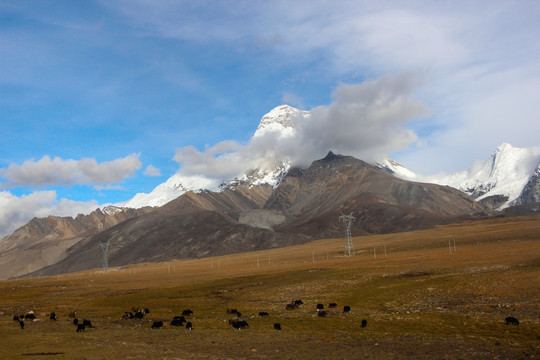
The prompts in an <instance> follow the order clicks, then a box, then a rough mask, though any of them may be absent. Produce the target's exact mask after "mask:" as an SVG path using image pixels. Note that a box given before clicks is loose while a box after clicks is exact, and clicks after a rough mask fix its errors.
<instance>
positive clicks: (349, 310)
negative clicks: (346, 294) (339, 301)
mask: <svg viewBox="0 0 540 360" xmlns="http://www.w3.org/2000/svg"><path fill="white" fill-rule="evenodd" d="M350 312H351V307H350V306H348V305H345V306H344V307H343V313H344V314H347V313H350Z"/></svg>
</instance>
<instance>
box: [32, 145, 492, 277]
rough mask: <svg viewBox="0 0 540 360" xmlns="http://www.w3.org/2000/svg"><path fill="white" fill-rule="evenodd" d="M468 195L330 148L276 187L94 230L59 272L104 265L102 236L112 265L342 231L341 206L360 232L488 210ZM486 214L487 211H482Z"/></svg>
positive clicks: (188, 200)
mask: <svg viewBox="0 0 540 360" xmlns="http://www.w3.org/2000/svg"><path fill="white" fill-rule="evenodd" d="M484 211H485V209H484V208H483V207H482V206H481V205H479V204H478V203H476V202H475V201H474V200H473V199H472V198H470V197H468V196H467V195H466V194H464V193H462V192H460V191H458V190H456V189H453V188H450V187H443V186H439V185H434V184H423V183H414V182H408V181H405V180H400V179H398V178H396V177H394V176H392V175H389V174H387V173H385V172H382V171H381V170H378V169H377V168H374V167H372V166H370V165H368V164H367V163H365V162H363V161H361V160H357V159H355V158H353V157H350V156H340V155H334V154H332V153H329V154H328V156H327V157H325V158H324V159H321V160H318V161H315V162H313V163H312V165H311V166H310V167H309V168H308V169H306V170H304V171H302V170H298V169H295V170H292V171H290V172H289V174H288V175H287V176H286V177H285V178H284V179H283V181H282V182H281V183H280V184H279V186H278V187H277V188H276V189H272V188H271V187H269V186H254V187H247V186H240V187H237V188H235V189H225V190H224V191H222V192H210V191H203V192H200V193H193V192H188V193H185V194H184V195H182V196H180V197H179V198H177V199H176V200H173V201H171V202H170V203H168V204H166V205H164V206H163V207H161V208H158V209H156V210H154V211H152V212H151V213H148V214H144V215H141V216H138V217H135V218H132V219H128V220H126V221H124V222H122V223H119V224H117V225H115V226H113V227H111V228H109V229H107V230H105V231H102V232H100V233H98V234H96V235H92V236H87V237H85V238H84V239H82V240H81V241H79V242H77V243H76V244H74V245H73V246H72V247H71V248H69V249H68V250H67V256H66V257H65V258H64V259H63V260H62V261H60V262H59V263H57V264H54V265H51V266H49V267H46V268H44V269H42V270H40V271H38V272H36V275H41V274H57V273H59V272H66V271H75V270H81V269H87V268H95V267H100V266H101V264H102V257H101V250H100V249H99V248H98V244H99V243H100V242H102V243H106V242H107V241H109V242H110V247H109V265H110V266H121V265H125V264H130V263H139V262H146V261H165V260H170V259H178V258H199V257H204V256H213V255H222V254H230V253H236V252H243V251H252V250H260V249H267V248H273V247H282V246H287V245H292V244H297V243H302V242H306V241H310V240H312V239H317V238H324V237H339V236H343V233H344V231H343V224H341V223H340V222H339V220H338V218H339V215H340V213H341V212H343V213H347V214H348V213H351V212H352V213H353V216H354V217H355V218H356V222H355V223H354V226H353V228H352V233H353V235H361V234H367V233H388V232H398V231H405V230H413V229H422V228H426V227H430V226H434V225H436V224H440V223H448V222H451V221H456V220H459V219H464V218H467V217H471V216H473V215H474V214H478V213H483V212H484ZM483 214H484V213H483Z"/></svg>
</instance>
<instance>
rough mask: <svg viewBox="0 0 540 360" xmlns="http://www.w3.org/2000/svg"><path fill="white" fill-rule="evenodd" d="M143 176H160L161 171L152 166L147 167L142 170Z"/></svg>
mask: <svg viewBox="0 0 540 360" xmlns="http://www.w3.org/2000/svg"><path fill="white" fill-rule="evenodd" d="M143 174H144V175H146V176H161V171H160V170H159V169H158V168H157V167H155V166H152V165H148V166H147V167H146V169H144V171H143Z"/></svg>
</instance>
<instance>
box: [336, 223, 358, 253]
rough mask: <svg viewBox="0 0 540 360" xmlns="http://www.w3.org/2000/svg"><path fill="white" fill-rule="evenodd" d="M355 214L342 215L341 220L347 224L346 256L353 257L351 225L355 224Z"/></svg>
mask: <svg viewBox="0 0 540 360" xmlns="http://www.w3.org/2000/svg"><path fill="white" fill-rule="evenodd" d="M352 214H353V213H350V214H349V215H345V214H343V213H341V216H340V217H339V220H341V221H343V223H344V224H345V256H351V253H352V252H353V243H352V238H351V225H352V223H353V222H354V220H355V218H354V216H352Z"/></svg>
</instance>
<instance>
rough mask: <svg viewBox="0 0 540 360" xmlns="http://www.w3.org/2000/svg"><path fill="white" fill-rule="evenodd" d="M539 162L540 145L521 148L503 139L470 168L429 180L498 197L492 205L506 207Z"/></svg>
mask: <svg viewBox="0 0 540 360" xmlns="http://www.w3.org/2000/svg"><path fill="white" fill-rule="evenodd" d="M539 163H540V147H531V148H518V147H514V146H512V145H510V144H508V143H503V144H501V145H500V146H499V147H497V149H496V150H495V151H494V152H493V153H492V154H491V156H490V158H489V159H488V160H484V161H477V162H475V163H474V164H473V166H472V167H470V168H469V169H467V170H464V171H461V172H458V173H455V174H453V175H450V176H447V177H442V178H440V177H439V178H433V179H431V180H430V182H434V183H438V184H443V185H449V186H452V187H455V188H458V189H460V190H462V191H464V192H465V193H467V194H469V195H470V196H472V197H474V198H476V200H477V201H481V202H482V201H487V200H488V199H489V198H491V199H495V198H496V199H497V200H496V201H494V200H491V202H490V205H491V206H493V207H494V208H498V209H503V208H506V207H508V206H510V205H512V204H513V202H514V201H515V200H516V199H517V198H518V197H519V196H520V194H521V192H522V191H523V189H524V187H525V185H526V184H527V183H528V181H529V179H530V177H531V176H532V175H533V174H534V173H535V170H536V169H537V167H538V164H539Z"/></svg>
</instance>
